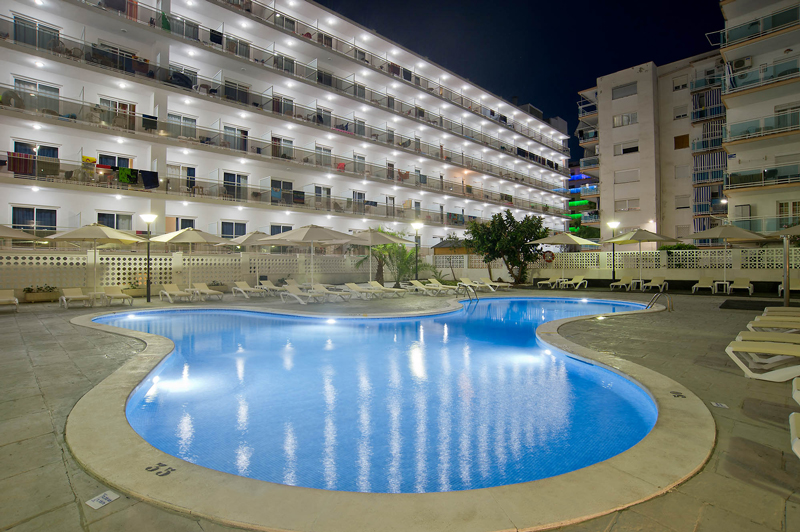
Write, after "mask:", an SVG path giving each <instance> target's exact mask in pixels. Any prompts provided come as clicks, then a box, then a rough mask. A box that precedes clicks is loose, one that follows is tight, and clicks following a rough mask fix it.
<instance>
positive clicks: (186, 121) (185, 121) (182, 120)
mask: <svg viewBox="0 0 800 532" xmlns="http://www.w3.org/2000/svg"><path fill="white" fill-rule="evenodd" d="M167 131H169V135H170V136H171V137H189V138H196V137H197V119H196V118H191V117H188V116H183V115H179V114H177V113H168V114H167Z"/></svg>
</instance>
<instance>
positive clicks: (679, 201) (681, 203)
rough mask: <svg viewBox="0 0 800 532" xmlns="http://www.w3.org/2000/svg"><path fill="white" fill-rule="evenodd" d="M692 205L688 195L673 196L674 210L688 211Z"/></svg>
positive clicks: (690, 197)
mask: <svg viewBox="0 0 800 532" xmlns="http://www.w3.org/2000/svg"><path fill="white" fill-rule="evenodd" d="M691 203H692V196H691V195H689V194H685V195H680V196H675V208H676V209H688V208H689V207H690V206H691Z"/></svg>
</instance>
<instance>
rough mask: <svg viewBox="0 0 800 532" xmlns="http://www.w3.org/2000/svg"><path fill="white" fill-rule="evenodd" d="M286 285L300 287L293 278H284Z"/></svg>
mask: <svg viewBox="0 0 800 532" xmlns="http://www.w3.org/2000/svg"><path fill="white" fill-rule="evenodd" d="M286 286H296V287H297V288H300V285H299V284H297V281H295V280H294V279H286Z"/></svg>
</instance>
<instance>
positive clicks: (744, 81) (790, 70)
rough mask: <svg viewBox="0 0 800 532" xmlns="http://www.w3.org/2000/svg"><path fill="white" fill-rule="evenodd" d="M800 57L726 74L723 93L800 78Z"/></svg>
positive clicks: (732, 92) (733, 92)
mask: <svg viewBox="0 0 800 532" xmlns="http://www.w3.org/2000/svg"><path fill="white" fill-rule="evenodd" d="M799 67H800V65H798V59H797V58H796V57H795V58H793V59H787V60H785V61H780V62H775V63H773V64H772V65H770V66H767V67H765V68H763V69H762V68H761V67H755V68H751V69H748V70H740V71H737V72H735V73H734V74H732V75H730V76H726V77H725V78H724V79H723V83H722V94H725V95H728V94H735V93H737V92H740V91H744V90H747V89H754V88H757V87H765V86H768V85H771V84H773V83H778V82H780V81H785V80H790V79H797V78H800V68H799Z"/></svg>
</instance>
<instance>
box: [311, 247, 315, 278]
mask: <svg viewBox="0 0 800 532" xmlns="http://www.w3.org/2000/svg"><path fill="white" fill-rule="evenodd" d="M311 288H314V242H311Z"/></svg>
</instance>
